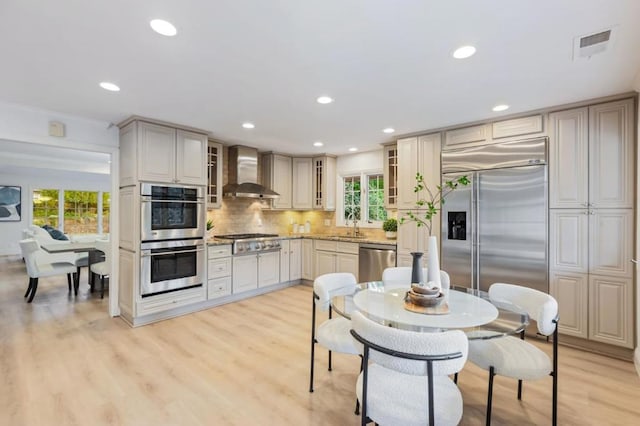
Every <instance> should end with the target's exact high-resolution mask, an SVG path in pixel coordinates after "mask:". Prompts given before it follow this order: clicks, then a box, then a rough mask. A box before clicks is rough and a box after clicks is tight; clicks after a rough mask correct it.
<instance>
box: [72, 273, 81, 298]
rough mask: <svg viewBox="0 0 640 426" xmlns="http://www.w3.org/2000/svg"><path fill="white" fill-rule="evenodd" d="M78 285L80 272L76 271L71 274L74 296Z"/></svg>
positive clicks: (76, 293)
mask: <svg viewBox="0 0 640 426" xmlns="http://www.w3.org/2000/svg"><path fill="white" fill-rule="evenodd" d="M78 287H80V274H78V273H77V272H76V273H75V274H73V289H74V294H75V295H76V296H77V295H78Z"/></svg>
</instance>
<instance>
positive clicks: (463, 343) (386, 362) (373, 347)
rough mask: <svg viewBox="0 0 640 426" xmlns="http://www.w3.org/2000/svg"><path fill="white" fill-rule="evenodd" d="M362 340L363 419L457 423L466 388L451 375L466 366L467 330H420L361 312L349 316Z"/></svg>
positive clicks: (405, 425)
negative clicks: (395, 325)
mask: <svg viewBox="0 0 640 426" xmlns="http://www.w3.org/2000/svg"><path fill="white" fill-rule="evenodd" d="M351 322H352V325H353V330H352V331H351V333H352V335H353V336H354V338H355V339H356V340H357V341H358V342H360V343H361V344H362V354H363V367H364V368H363V371H362V373H360V376H359V377H358V382H357V384H356V394H357V395H358V400H359V401H360V404H361V406H362V409H361V411H362V414H361V415H362V418H361V424H362V425H365V424H367V423H369V422H372V421H373V422H376V424H382V425H403V426H412V425H416V426H418V425H420V426H422V425H426V424H429V425H434V424H437V425H456V424H458V423H459V422H460V419H461V418H462V410H463V403H462V394H461V393H460V390H459V389H458V387H457V386H456V385H455V384H454V383H453V381H452V380H451V379H450V378H449V377H448V375H450V374H454V373H456V372H458V371H460V370H461V369H462V367H464V364H465V361H466V359H467V350H468V344H467V336H466V335H465V334H464V332H463V331H461V330H451V331H445V332H441V333H440V332H433V333H426V332H417V331H409V330H400V329H397V328H392V327H387V326H384V325H381V324H378V323H376V322H374V321H372V320H370V319H368V318H366V317H365V316H364V315H362V314H361V313H360V312H354V313H353V314H352V316H351Z"/></svg>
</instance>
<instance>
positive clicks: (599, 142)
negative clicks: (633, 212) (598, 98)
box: [589, 99, 634, 208]
mask: <svg viewBox="0 0 640 426" xmlns="http://www.w3.org/2000/svg"><path fill="white" fill-rule="evenodd" d="M633 124H634V115H633V100H632V99H627V100H624V101H617V102H609V103H606V104H600V105H594V106H591V107H589V202H590V203H591V205H592V206H593V207H595V208H625V207H629V208H631V207H633V200H634V199H633V186H634V170H633V164H634V148H633V143H634V129H633Z"/></svg>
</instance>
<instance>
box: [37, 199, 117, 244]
mask: <svg viewBox="0 0 640 426" xmlns="http://www.w3.org/2000/svg"><path fill="white" fill-rule="evenodd" d="M110 200H111V198H110V194H109V193H108V192H96V191H72V190H58V189H34V190H33V224H34V225H38V226H42V225H50V226H52V227H54V228H57V229H59V230H60V231H62V232H65V233H67V234H96V233H106V232H109V214H110V206H111V202H110ZM60 218H63V220H62V221H60Z"/></svg>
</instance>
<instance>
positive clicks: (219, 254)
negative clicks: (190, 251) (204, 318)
mask: <svg viewBox="0 0 640 426" xmlns="http://www.w3.org/2000/svg"><path fill="white" fill-rule="evenodd" d="M231 259H232V258H231V245H230V244H225V245H215V246H214V245H210V246H207V299H208V300H211V299H216V298H219V297H223V296H228V295H230V294H231V286H232V282H231V273H232V268H233V267H232V260H231Z"/></svg>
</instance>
